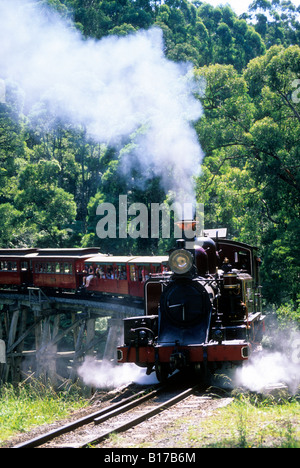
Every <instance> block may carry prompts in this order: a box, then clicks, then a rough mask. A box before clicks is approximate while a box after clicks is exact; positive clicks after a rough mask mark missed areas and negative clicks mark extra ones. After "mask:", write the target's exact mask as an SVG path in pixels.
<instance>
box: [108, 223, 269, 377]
mask: <svg viewBox="0 0 300 468" xmlns="http://www.w3.org/2000/svg"><path fill="white" fill-rule="evenodd" d="M208 234H209V235H210V237H208V236H207V237H198V238H195V240H194V243H193V248H192V249H190V248H186V241H185V240H184V239H180V240H178V241H177V245H176V248H174V249H173V250H172V251H171V252H170V255H169V270H170V271H167V272H162V273H161V274H160V275H155V276H151V277H150V279H149V280H148V281H147V282H146V283H145V293H144V297H145V315H144V316H138V317H131V318H126V319H124V345H123V346H119V347H118V349H117V353H118V362H119V363H126V362H133V363H135V364H136V365H138V366H140V367H145V368H147V374H150V373H151V372H153V371H155V372H156V376H157V379H158V380H159V381H161V382H162V381H164V380H166V379H167V378H168V376H169V375H170V374H172V373H173V372H174V371H175V370H177V369H178V370H182V369H189V370H192V371H193V372H196V374H199V375H200V376H201V377H203V378H205V377H206V376H207V375H209V373H211V372H212V373H213V372H214V371H215V370H216V369H217V368H220V367H222V366H223V365H228V364H229V365H230V366H231V365H236V364H241V363H242V362H243V361H245V360H247V359H248V358H249V355H250V352H251V351H252V350H253V349H254V348H255V347H256V345H257V344H258V343H259V342H260V341H261V338H262V334H263V331H264V316H263V315H262V312H261V286H260V281H259V265H260V258H259V257H258V255H257V249H256V248H255V247H252V246H250V245H247V244H245V243H240V242H234V241H231V240H228V239H226V238H220V237H219V236H218V231H215V230H211V232H208Z"/></svg>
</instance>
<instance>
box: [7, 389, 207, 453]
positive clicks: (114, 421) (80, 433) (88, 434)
mask: <svg viewBox="0 0 300 468" xmlns="http://www.w3.org/2000/svg"><path fill="white" fill-rule="evenodd" d="M198 389H199V385H195V386H192V387H189V388H187V387H185V388H184V389H182V388H181V389H175V390H174V388H173V389H171V386H170V384H168V385H164V386H159V387H157V388H155V389H154V390H151V391H150V392H149V390H148V391H145V390H144V391H141V392H139V393H137V394H135V395H132V396H131V397H128V398H126V399H124V400H122V401H121V402H118V403H114V404H112V405H110V406H108V407H106V408H103V409H102V410H99V411H97V412H95V413H92V414H90V415H88V416H85V417H83V418H81V419H78V420H76V421H73V422H71V423H69V424H66V425H64V426H61V427H59V428H57V429H54V430H53V431H50V432H47V433H46V434H42V435H40V436H38V437H35V438H34V439H31V440H28V441H26V442H22V443H20V444H18V445H15V446H14V447H13V448H36V447H41V448H42V447H45V448H59V447H60V448H62V447H68V448H71V447H72V448H88V447H90V446H95V445H97V444H99V443H101V442H103V441H104V440H105V439H107V438H108V437H109V436H110V435H111V434H113V433H121V432H125V431H127V430H128V429H130V428H132V427H135V426H137V425H138V424H140V423H141V422H143V421H146V420H147V419H150V418H151V417H153V416H155V415H157V414H159V413H161V412H162V411H165V410H166V409H168V408H170V407H172V406H174V405H176V404H177V403H178V402H180V401H182V400H184V399H186V398H188V397H189V396H190V395H192V394H193V393H194V392H195V391H196V390H198Z"/></svg>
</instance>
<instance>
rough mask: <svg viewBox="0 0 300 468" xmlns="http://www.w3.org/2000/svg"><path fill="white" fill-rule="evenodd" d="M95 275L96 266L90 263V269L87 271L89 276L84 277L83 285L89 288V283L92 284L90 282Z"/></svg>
mask: <svg viewBox="0 0 300 468" xmlns="http://www.w3.org/2000/svg"><path fill="white" fill-rule="evenodd" d="M94 276H95V273H94V268H93V266H92V265H90V266H89V267H88V271H87V276H86V277H85V278H83V285H84V286H85V287H86V288H88V287H89V285H90V282H91V281H92V279H93V278H94Z"/></svg>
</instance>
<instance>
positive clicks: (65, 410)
mask: <svg viewBox="0 0 300 468" xmlns="http://www.w3.org/2000/svg"><path fill="white" fill-rule="evenodd" d="M87 403H88V402H87V400H86V399H84V398H83V397H81V396H80V392H79V389H78V387H77V386H76V385H71V386H70V387H69V388H68V389H64V390H63V391H60V392H56V391H55V390H54V388H53V387H52V386H51V384H50V383H47V384H44V383H42V382H41V381H40V380H33V381H31V383H26V382H25V383H24V382H23V383H20V384H18V385H17V386H13V385H10V384H5V385H3V386H1V387H0V443H2V442H3V441H5V440H7V439H9V438H10V437H12V436H13V435H15V434H17V433H22V432H27V431H28V430H29V429H31V428H32V427H34V426H39V425H42V424H47V423H48V424H49V423H51V422H53V421H55V420H58V419H63V418H64V417H66V416H68V415H69V414H70V413H72V412H73V411H75V410H77V409H80V408H82V407H84V406H86V405H87Z"/></svg>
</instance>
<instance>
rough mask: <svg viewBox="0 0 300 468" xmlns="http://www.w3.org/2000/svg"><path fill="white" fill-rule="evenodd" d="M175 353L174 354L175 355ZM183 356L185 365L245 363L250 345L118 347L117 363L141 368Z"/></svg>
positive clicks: (214, 344) (245, 343)
mask: <svg viewBox="0 0 300 468" xmlns="http://www.w3.org/2000/svg"><path fill="white" fill-rule="evenodd" d="M175 351H176V353H175ZM174 353H175V354H176V356H178V353H180V354H182V356H184V359H185V360H186V362H187V363H197V362H203V361H208V362H214V361H218V362H227V361H230V362H234V361H245V360H247V359H248V358H249V355H250V344H249V343H247V342H245V341H244V340H230V341H223V342H222V343H221V344H218V343H217V342H211V343H207V344H199V345H197V344H193V345H187V346H176V345H167V346H164V345H159V346H140V347H139V348H138V351H137V348H136V347H134V346H119V347H118V362H119V363H125V362H133V363H135V364H137V365H139V366H141V367H148V366H149V365H150V364H153V365H154V364H155V362H156V360H157V358H158V360H159V362H162V363H170V362H171V361H172V360H174V356H175V354H174Z"/></svg>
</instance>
